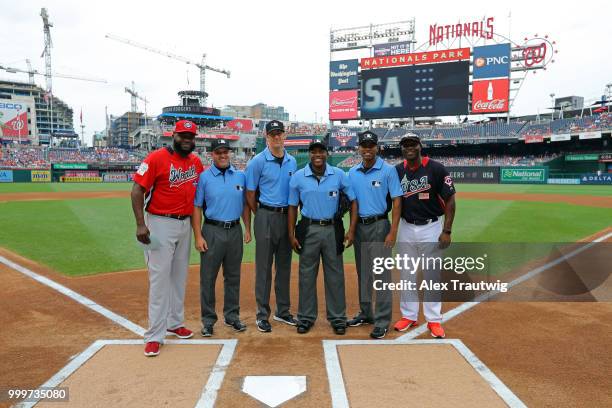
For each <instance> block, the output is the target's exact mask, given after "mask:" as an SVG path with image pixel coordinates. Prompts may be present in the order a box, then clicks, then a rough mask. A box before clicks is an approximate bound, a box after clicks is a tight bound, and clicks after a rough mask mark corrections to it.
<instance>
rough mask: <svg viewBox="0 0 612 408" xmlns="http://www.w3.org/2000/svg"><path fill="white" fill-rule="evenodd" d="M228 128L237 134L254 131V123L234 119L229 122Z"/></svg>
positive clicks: (247, 120)
mask: <svg viewBox="0 0 612 408" xmlns="http://www.w3.org/2000/svg"><path fill="white" fill-rule="evenodd" d="M226 126H227V127H228V128H230V129H232V130H235V131H237V132H252V131H253V121H252V120H251V119H233V120H230V121H229V122H227V125H226Z"/></svg>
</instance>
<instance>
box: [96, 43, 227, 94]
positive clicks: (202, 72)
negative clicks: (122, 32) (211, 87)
mask: <svg viewBox="0 0 612 408" xmlns="http://www.w3.org/2000/svg"><path fill="white" fill-rule="evenodd" d="M105 37H106V38H109V39H111V40H115V41H119V42H122V43H124V44H127V45H131V46H132V47H136V48H140V49H143V50H146V51H150V52H153V53H155V54H160V55H163V56H166V57H168V58H171V59H175V60H178V61H181V62H184V63H185V64H187V65H194V66H196V67H198V68H199V69H200V91H202V92H206V71H207V70H210V71H214V72H218V73H220V74H223V75H226V76H227V77H228V78H229V77H230V71H228V70H225V69H220V68H214V67H211V66H209V65H206V54H202V60H201V62H199V63H198V62H195V61H191V60H189V59H187V58H185V57H182V56H180V55H176V54H173V53H171V52H167V51H162V50H159V49H157V48H154V47H150V46H148V45H144V44H140V43H137V42H135V41H132V40H128V39H127V38H123V37H119V36H117V35H114V34H106V35H105ZM204 103H206V96H205V97H204Z"/></svg>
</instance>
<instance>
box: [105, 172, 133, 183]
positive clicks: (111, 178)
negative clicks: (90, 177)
mask: <svg viewBox="0 0 612 408" xmlns="http://www.w3.org/2000/svg"><path fill="white" fill-rule="evenodd" d="M102 180H103V181H104V182H105V183H124V182H128V181H130V177H129V174H123V173H104V174H103V175H102Z"/></svg>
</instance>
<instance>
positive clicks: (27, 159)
mask: <svg viewBox="0 0 612 408" xmlns="http://www.w3.org/2000/svg"><path fill="white" fill-rule="evenodd" d="M49 166H50V163H49V161H48V160H47V159H46V158H45V152H44V151H43V150H42V149H41V148H39V147H22V148H19V149H13V148H11V149H9V148H6V147H2V148H0V168H2V167H4V168H11V169H48V168H49Z"/></svg>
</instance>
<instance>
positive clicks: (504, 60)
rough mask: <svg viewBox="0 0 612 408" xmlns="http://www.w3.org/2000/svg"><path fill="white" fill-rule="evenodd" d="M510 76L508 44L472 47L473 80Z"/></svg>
mask: <svg viewBox="0 0 612 408" xmlns="http://www.w3.org/2000/svg"><path fill="white" fill-rule="evenodd" d="M509 76H510V44H495V45H485V46H482V47H474V72H473V77H474V79H483V78H503V77H509Z"/></svg>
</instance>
